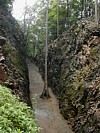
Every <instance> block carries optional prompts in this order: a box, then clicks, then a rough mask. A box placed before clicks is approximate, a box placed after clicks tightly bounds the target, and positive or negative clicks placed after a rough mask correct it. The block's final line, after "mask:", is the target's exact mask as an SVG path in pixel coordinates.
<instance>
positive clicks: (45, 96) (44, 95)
mask: <svg viewBox="0 0 100 133" xmlns="http://www.w3.org/2000/svg"><path fill="white" fill-rule="evenodd" d="M48 7H49V0H47V4H46V45H45V83H44V89H43V92H42V94H41V96H40V97H41V98H50V94H49V88H48V76H47V61H48V60H47V59H48Z"/></svg>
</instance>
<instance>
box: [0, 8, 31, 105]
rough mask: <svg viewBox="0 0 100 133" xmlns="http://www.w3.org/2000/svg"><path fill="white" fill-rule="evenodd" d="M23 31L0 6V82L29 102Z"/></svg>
mask: <svg viewBox="0 0 100 133" xmlns="http://www.w3.org/2000/svg"><path fill="white" fill-rule="evenodd" d="M25 60H26V59H25V43H24V36H23V33H22V31H21V29H20V27H19V25H18V23H17V22H16V20H15V19H14V18H13V17H12V15H11V13H9V12H6V11H5V10H4V9H2V8H0V84H2V85H6V86H7V87H9V88H11V89H12V93H14V94H15V95H16V96H18V97H20V99H21V100H23V101H25V102H27V103H28V104H30V99H29V89H28V88H29V86H28V85H29V80H28V69H27V65H26V62H25Z"/></svg>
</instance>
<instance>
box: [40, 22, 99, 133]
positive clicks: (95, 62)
mask: <svg viewBox="0 0 100 133" xmlns="http://www.w3.org/2000/svg"><path fill="white" fill-rule="evenodd" d="M38 60H39V62H38V64H39V66H40V72H41V73H42V75H43V78H44V65H43V64H44V54H41V55H40V57H39V59H38ZM48 83H49V86H50V87H52V89H53V92H54V93H55V94H56V95H57V97H58V98H59V107H60V110H61V113H62V114H63V116H64V117H65V119H68V120H70V122H71V124H72V127H73V129H74V131H75V133H99V126H100V125H99V123H100V101H99V99H100V26H98V27H96V26H95V23H94V22H92V21H91V20H87V21H85V20H84V21H81V22H77V23H76V24H75V25H73V26H72V27H71V28H70V29H69V30H68V31H67V32H64V33H63V34H62V36H60V37H59V38H58V39H57V40H55V41H54V42H53V43H52V44H50V45H49V47H48Z"/></svg>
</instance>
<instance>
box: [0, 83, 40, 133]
mask: <svg viewBox="0 0 100 133" xmlns="http://www.w3.org/2000/svg"><path fill="white" fill-rule="evenodd" d="M4 132H6V133H11V132H13V133H23V132H24V133H37V132H38V127H37V125H36V124H35V122H34V115H33V112H32V111H31V109H30V107H28V106H27V104H25V103H22V102H19V100H18V99H17V98H16V97H15V96H14V95H12V94H11V91H10V90H9V89H8V88H6V87H3V86H1V85H0V133H4Z"/></svg>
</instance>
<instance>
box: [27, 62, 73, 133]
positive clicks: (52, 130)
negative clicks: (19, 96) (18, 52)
mask: <svg viewBox="0 0 100 133" xmlns="http://www.w3.org/2000/svg"><path fill="white" fill-rule="evenodd" d="M28 69H29V80H30V98H31V102H32V106H33V108H34V106H35V117H36V121H37V123H38V124H39V125H40V127H41V130H40V133H73V132H72V130H71V127H70V126H69V125H68V124H67V122H66V120H64V118H63V117H62V115H61V114H60V110H59V103H58V100H57V99H56V97H55V96H54V94H53V93H52V91H51V89H50V95H51V98H50V99H48V100H47V99H41V98H40V95H41V93H42V90H43V87H44V82H43V80H42V78H41V75H40V74H39V71H38V68H37V67H36V66H35V65H34V64H33V63H31V62H29V61H28ZM34 98H35V100H34ZM35 102H36V104H35Z"/></svg>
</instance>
